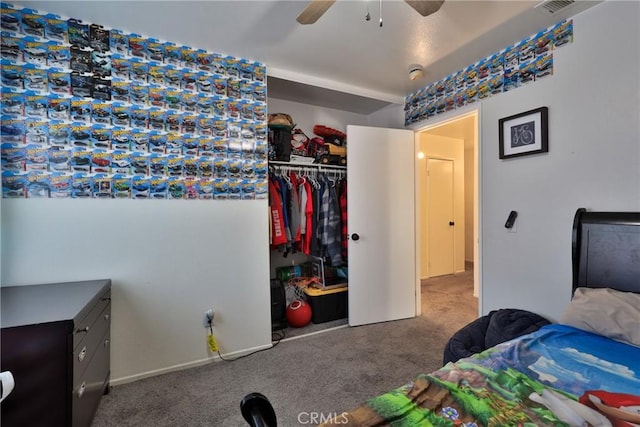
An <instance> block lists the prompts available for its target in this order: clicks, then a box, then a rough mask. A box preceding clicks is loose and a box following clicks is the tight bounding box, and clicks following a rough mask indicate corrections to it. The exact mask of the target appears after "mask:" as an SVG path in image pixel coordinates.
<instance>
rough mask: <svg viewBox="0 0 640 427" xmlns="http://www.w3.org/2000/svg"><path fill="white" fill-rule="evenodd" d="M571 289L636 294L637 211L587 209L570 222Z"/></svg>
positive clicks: (639, 263)
mask: <svg viewBox="0 0 640 427" xmlns="http://www.w3.org/2000/svg"><path fill="white" fill-rule="evenodd" d="M572 240H573V242H572V243H573V254H572V255H573V256H572V259H573V291H575V290H576V288H578V287H587V288H613V289H617V290H620V291H625V292H636V293H640V212H587V210H586V209H584V208H580V209H578V211H577V212H576V215H575V218H574V221H573V239H572Z"/></svg>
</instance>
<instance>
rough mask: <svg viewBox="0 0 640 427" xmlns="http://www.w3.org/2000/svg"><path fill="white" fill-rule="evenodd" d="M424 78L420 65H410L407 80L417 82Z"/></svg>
mask: <svg viewBox="0 0 640 427" xmlns="http://www.w3.org/2000/svg"><path fill="white" fill-rule="evenodd" d="M422 76H424V69H423V68H422V65H420V64H411V65H409V78H410V79H411V80H418V79H421V78H422Z"/></svg>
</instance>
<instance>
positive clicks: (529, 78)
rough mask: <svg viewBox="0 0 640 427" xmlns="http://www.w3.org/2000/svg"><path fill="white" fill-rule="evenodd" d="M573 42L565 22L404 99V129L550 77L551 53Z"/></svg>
mask: <svg viewBox="0 0 640 427" xmlns="http://www.w3.org/2000/svg"><path fill="white" fill-rule="evenodd" d="M571 42H573V21H572V20H565V21H562V22H560V23H558V24H556V25H554V26H551V27H549V28H547V29H546V30H544V31H540V32H539V33H537V34H534V35H532V36H531V37H528V38H526V39H524V40H521V41H520V42H518V43H515V44H513V45H511V46H508V47H507V48H505V49H503V50H501V51H500V52H497V53H495V54H493V55H490V56H488V57H486V58H484V59H481V60H480V61H478V62H476V63H475V64H472V65H469V66H468V67H466V68H464V69H462V70H460V71H458V72H456V73H453V74H451V75H449V76H447V77H445V78H444V79H442V80H439V81H437V82H435V83H432V84H430V85H428V86H426V87H424V88H422V89H420V90H418V91H416V92H414V93H412V94H410V95H408V96H406V97H405V103H404V117H405V126H408V125H411V124H413V123H417V122H420V121H423V120H428V119H430V118H433V117H436V116H438V115H439V114H443V113H446V112H449V111H452V110H455V109H456V108H462V107H465V106H467V105H471V104H474V103H475V102H478V101H481V100H483V99H485V98H488V97H491V96H496V95H498V94H500V93H502V92H508V91H511V90H514V89H517V88H519V87H520V86H523V85H527V84H530V83H533V82H535V81H538V80H540V79H543V78H546V77H548V76H551V75H553V50H554V49H555V48H558V47H560V46H562V45H564V44H567V43H571Z"/></svg>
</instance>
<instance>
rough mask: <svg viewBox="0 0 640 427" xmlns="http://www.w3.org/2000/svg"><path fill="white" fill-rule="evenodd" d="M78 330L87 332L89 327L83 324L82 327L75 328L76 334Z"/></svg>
mask: <svg viewBox="0 0 640 427" xmlns="http://www.w3.org/2000/svg"><path fill="white" fill-rule="evenodd" d="M80 332H89V327H88V326H85V327H84V328H80V329H76V334H79V333H80Z"/></svg>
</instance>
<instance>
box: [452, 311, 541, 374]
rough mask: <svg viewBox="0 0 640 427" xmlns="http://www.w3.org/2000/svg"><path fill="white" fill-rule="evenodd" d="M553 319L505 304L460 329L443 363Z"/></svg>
mask: <svg viewBox="0 0 640 427" xmlns="http://www.w3.org/2000/svg"><path fill="white" fill-rule="evenodd" d="M549 323H550V322H549V321H548V320H547V319H545V318H544V317H542V316H540V315H538V314H536V313H532V312H530V311H527V310H520V309H515V308H504V309H500V310H494V311H491V312H489V314H487V315H485V316H482V317H479V318H478V319H476V320H474V321H473V322H471V323H469V324H468V325H466V326H465V327H463V328H462V329H460V330H459V331H458V332H456V333H455V334H454V335H453V336H452V337H451V339H450V340H449V342H448V343H447V345H446V347H445V349H444V357H443V364H444V365H446V364H447V363H448V362H455V361H457V360H458V359H462V358H463V357H469V356H471V355H474V354H476V353H480V352H482V351H484V350H486V349H487V348H489V347H493V346H494V345H497V344H500V343H503V342H505V341H509V340H511V339H513V338H517V337H519V336H522V335H525V334H528V333H530V332H534V331H537V330H538V329H540V328H541V327H542V326H544V325H548V324H549Z"/></svg>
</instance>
